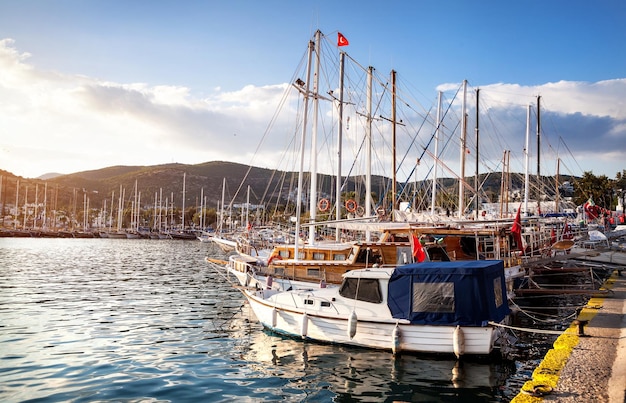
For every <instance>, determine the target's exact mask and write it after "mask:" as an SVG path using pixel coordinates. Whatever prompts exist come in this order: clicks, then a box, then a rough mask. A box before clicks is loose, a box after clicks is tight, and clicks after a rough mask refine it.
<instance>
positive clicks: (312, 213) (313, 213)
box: [309, 30, 321, 245]
mask: <svg viewBox="0 0 626 403" xmlns="http://www.w3.org/2000/svg"><path fill="white" fill-rule="evenodd" d="M320 36H321V32H320V31H319V30H318V31H317V32H316V33H315V74H314V75H313V126H312V129H311V190H310V192H309V193H310V194H309V217H310V223H311V224H314V223H315V220H316V218H317V119H318V116H317V115H318V111H319V93H318V91H319V75H320V42H321V37H320ZM315 231H316V228H315V225H311V226H309V244H310V245H313V244H314V243H315Z"/></svg>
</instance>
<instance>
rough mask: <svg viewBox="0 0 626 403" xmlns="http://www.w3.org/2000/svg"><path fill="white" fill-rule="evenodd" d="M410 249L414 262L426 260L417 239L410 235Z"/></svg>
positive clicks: (422, 248) (424, 252)
mask: <svg viewBox="0 0 626 403" xmlns="http://www.w3.org/2000/svg"><path fill="white" fill-rule="evenodd" d="M411 249H412V252H413V259H414V260H415V261H416V262H418V263H422V262H423V261H424V260H426V251H425V250H424V247H423V246H422V243H421V242H420V240H419V238H418V237H416V236H415V235H411Z"/></svg>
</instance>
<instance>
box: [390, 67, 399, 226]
mask: <svg viewBox="0 0 626 403" xmlns="http://www.w3.org/2000/svg"><path fill="white" fill-rule="evenodd" d="M396 164H397V163H396V71H395V70H391V168H392V171H391V176H392V180H391V220H392V221H393V210H395V208H396V193H397V191H398V190H397V189H396V187H397V180H396Z"/></svg>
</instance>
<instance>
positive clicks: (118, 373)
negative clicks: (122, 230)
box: [0, 238, 537, 402]
mask: <svg viewBox="0 0 626 403" xmlns="http://www.w3.org/2000/svg"><path fill="white" fill-rule="evenodd" d="M206 256H213V257H220V256H222V255H221V253H220V252H219V251H218V250H217V249H215V248H214V247H213V246H212V245H211V244H203V243H200V242H195V241H173V240H170V241H157V240H115V239H43V238H42V239H30V238H13V239H12V238H0V401H2V402H23V401H28V402H61V401H63V402H65V401H71V402H94V401H99V402H109V401H111V402H112V401H115V402H120V401H122V402H187V401H193V402H198V401H210V402H230V401H234V400H236V401H243V402H258V401H286V402H330V401H334V402H385V401H387V402H392V401H413V402H450V401H458V402H468V401H477V402H506V401H509V400H510V399H511V398H512V397H513V396H515V394H516V393H517V392H518V391H519V389H520V387H521V385H522V384H523V382H524V381H525V380H526V379H527V377H528V376H529V375H530V372H532V369H533V368H534V366H535V365H536V363H537V362H520V361H518V362H512V361H499V362H493V360H492V361H487V362H480V361H478V362H474V361H471V360H470V361H465V362H462V363H460V364H459V363H457V362H456V361H455V360H451V359H447V358H439V357H420V356H408V355H407V356H400V357H399V358H396V359H394V358H393V357H392V356H391V354H390V353H387V352H380V351H370V350H364V349H355V348H347V347H341V346H334V345H321V344H315V343H310V342H303V341H300V340H293V339H288V338H282V337H280V336H277V335H273V334H271V333H268V332H266V331H264V330H263V329H262V328H261V327H260V326H259V325H258V324H257V323H256V321H255V319H254V316H253V314H252V313H251V312H250V310H249V307H248V306H247V304H245V303H244V298H243V296H242V295H241V294H240V293H239V291H237V290H236V289H235V288H234V287H232V285H231V284H229V283H228V282H226V281H225V280H224V278H223V277H222V276H221V275H220V274H219V273H216V272H215V271H214V270H212V269H211V268H209V267H208V266H207V265H206V263H205V262H204V258H205V257H206Z"/></svg>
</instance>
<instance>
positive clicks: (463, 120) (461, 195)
mask: <svg viewBox="0 0 626 403" xmlns="http://www.w3.org/2000/svg"><path fill="white" fill-rule="evenodd" d="M466 103H467V80H463V105H462V107H461V150H460V151H461V152H460V156H459V218H462V217H463V213H464V212H465V197H464V191H465V187H464V182H465V148H466V146H465V144H466V138H467V119H466V116H465V115H466V114H467V105H466Z"/></svg>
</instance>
